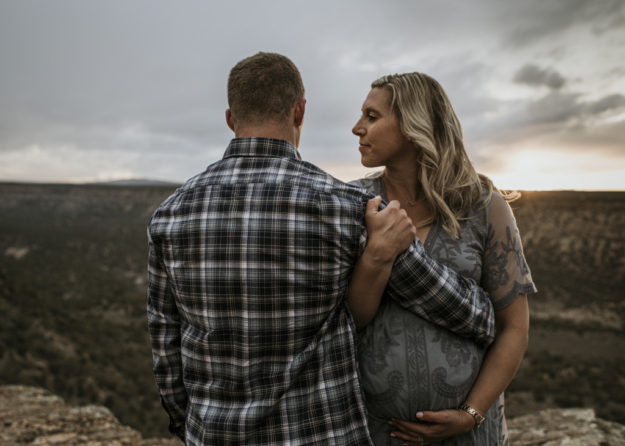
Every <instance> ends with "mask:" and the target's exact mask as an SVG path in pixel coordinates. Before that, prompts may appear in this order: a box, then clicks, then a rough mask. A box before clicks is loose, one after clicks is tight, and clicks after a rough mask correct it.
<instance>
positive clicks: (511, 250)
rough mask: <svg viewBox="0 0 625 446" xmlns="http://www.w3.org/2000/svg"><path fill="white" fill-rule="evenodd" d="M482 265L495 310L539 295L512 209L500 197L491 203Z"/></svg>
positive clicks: (485, 287)
mask: <svg viewBox="0 0 625 446" xmlns="http://www.w3.org/2000/svg"><path fill="white" fill-rule="evenodd" d="M483 261H484V267H483V270H482V271H483V273H482V274H483V277H482V284H483V286H484V289H485V290H486V291H488V292H489V293H490V295H491V298H492V300H493V305H494V307H495V310H500V309H502V308H505V307H506V306H508V305H510V304H511V303H512V301H513V300H514V298H515V297H516V296H518V295H519V294H530V293H535V292H536V286H535V285H534V282H533V281H532V274H531V272H530V269H529V266H528V265H527V262H526V260H525V256H524V255H523V246H522V245H521V237H520V235H519V229H518V228H517V224H516V220H515V219H514V215H513V214H512V209H510V205H508V203H507V202H506V201H505V200H504V198H503V197H502V196H501V195H499V194H497V193H493V196H492V199H491V203H490V210H489V213H488V235H487V241H486V250H485V252H484V258H483Z"/></svg>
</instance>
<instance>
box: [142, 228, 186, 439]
mask: <svg viewBox="0 0 625 446" xmlns="http://www.w3.org/2000/svg"><path fill="white" fill-rule="evenodd" d="M148 248H149V251H148V299H147V307H148V308H147V310H148V329H149V332H150V340H151V344H152V358H153V369H154V377H155V379H156V385H157V387H158V390H159V393H160V396H161V403H162V405H163V408H164V409H165V410H166V412H167V414H168V415H169V431H170V432H171V433H172V434H174V435H177V436H178V437H180V438H181V439H182V440H183V441H184V427H185V417H186V407H187V400H188V399H187V393H186V391H185V388H184V384H183V381H182V357H181V353H180V349H181V347H180V341H181V338H180V318H179V315H178V310H177V307H176V303H175V300H174V294H173V293H172V288H171V283H170V282H169V278H168V276H167V273H166V272H165V268H164V266H163V261H162V259H161V257H160V256H159V254H158V249H157V247H156V246H155V243H154V242H153V240H152V237H151V234H150V230H149V229H148Z"/></svg>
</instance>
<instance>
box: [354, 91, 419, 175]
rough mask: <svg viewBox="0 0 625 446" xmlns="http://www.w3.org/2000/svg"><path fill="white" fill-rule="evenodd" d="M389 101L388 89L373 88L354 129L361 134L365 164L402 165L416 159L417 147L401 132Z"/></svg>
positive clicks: (363, 163)
mask: <svg viewBox="0 0 625 446" xmlns="http://www.w3.org/2000/svg"><path fill="white" fill-rule="evenodd" d="M390 102H391V93H390V92H389V91H388V90H387V89H385V88H372V89H371V91H370V92H369V95H368V96H367V98H366V99H365V102H364V103H363V104H362V115H361V116H360V119H359V120H358V122H357V123H356V125H355V126H354V128H353V129H352V133H353V134H354V135H356V136H358V137H359V143H360V144H359V147H358V150H360V155H361V158H360V162H361V163H362V165H363V166H365V167H378V166H389V165H399V164H397V163H404V162H413V161H414V159H415V155H416V151H415V149H414V147H413V146H412V144H411V143H410V142H409V141H408V139H407V138H406V137H405V136H404V135H403V134H402V133H401V131H400V129H399V120H398V119H397V116H395V113H393V110H392V109H391V106H390Z"/></svg>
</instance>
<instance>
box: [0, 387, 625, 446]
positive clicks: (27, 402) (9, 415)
mask: <svg viewBox="0 0 625 446" xmlns="http://www.w3.org/2000/svg"><path fill="white" fill-rule="evenodd" d="M508 425H509V429H510V440H511V441H510V443H511V445H513V446H565V445H566V446H625V426H624V425H621V424H618V423H613V422H609V421H605V420H602V419H599V418H597V417H595V413H594V411H593V410H592V409H548V410H543V411H540V412H536V413H534V414H531V415H524V416H520V417H516V418H512V419H510V420H509V421H508ZM181 444H182V443H181V442H180V441H178V440H177V439H174V438H171V439H144V438H142V437H141V434H140V433H139V432H137V431H136V430H134V429H131V428H130V427H127V426H123V425H121V424H120V423H119V421H118V420H117V419H116V418H115V417H114V416H113V414H112V413H111V412H110V411H109V410H108V409H106V408H104V407H101V406H81V407H72V406H68V405H66V404H65V403H64V401H63V400H62V399H61V398H59V397H58V396H56V395H54V394H52V393H50V392H48V391H47V390H43V389H40V388H36V387H25V386H0V446H21V445H38V446H58V445H63V446H66V445H67V446H74V445H81V446H131V445H132V446H181Z"/></svg>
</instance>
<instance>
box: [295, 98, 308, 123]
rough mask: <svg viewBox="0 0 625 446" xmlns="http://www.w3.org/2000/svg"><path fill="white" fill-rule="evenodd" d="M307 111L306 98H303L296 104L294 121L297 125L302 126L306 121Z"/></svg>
mask: <svg viewBox="0 0 625 446" xmlns="http://www.w3.org/2000/svg"><path fill="white" fill-rule="evenodd" d="M305 111H306V98H304V99H302V100H301V101H299V102H298V103H297V105H296V106H295V114H294V123H295V125H296V126H297V127H301V125H302V124H303V123H304V112H305Z"/></svg>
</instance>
